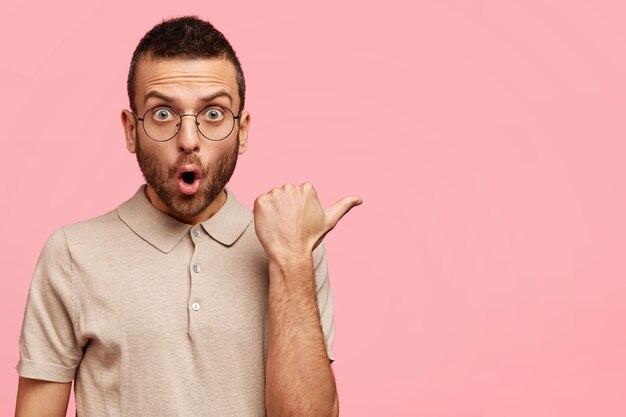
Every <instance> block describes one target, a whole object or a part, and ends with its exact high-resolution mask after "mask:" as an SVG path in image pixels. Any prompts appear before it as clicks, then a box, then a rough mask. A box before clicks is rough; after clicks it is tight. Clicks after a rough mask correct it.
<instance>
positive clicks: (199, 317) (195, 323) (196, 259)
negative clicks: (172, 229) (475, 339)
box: [187, 224, 209, 338]
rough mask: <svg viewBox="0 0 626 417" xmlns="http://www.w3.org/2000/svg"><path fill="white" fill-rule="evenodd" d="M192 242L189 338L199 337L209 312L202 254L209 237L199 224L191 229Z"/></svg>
mask: <svg viewBox="0 0 626 417" xmlns="http://www.w3.org/2000/svg"><path fill="white" fill-rule="evenodd" d="M190 234H191V240H192V242H193V246H194V250H193V254H192V256H191V261H190V263H189V276H190V282H189V299H188V300H187V309H188V313H189V329H188V332H189V336H190V337H192V338H193V337H195V336H199V332H200V329H201V328H202V322H203V318H204V317H205V316H206V313H207V310H208V307H209V306H208V305H207V302H208V297H207V295H206V294H208V288H207V287H208V275H207V272H208V267H207V265H206V264H204V265H203V263H202V260H203V259H206V257H202V256H201V254H202V253H204V252H205V250H206V245H207V239H208V236H207V235H206V234H205V233H204V231H203V230H202V227H201V226H200V225H199V224H198V225H195V226H194V227H193V228H191V229H190Z"/></svg>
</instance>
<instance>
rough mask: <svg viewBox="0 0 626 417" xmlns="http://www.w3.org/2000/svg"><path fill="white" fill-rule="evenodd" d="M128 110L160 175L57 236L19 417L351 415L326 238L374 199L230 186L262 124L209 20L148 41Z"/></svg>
mask: <svg viewBox="0 0 626 417" xmlns="http://www.w3.org/2000/svg"><path fill="white" fill-rule="evenodd" d="M127 88H128V93H129V100H130V107H131V109H132V111H128V110H123V111H122V114H121V118H122V123H123V126H124V131H125V136H126V146H127V148H128V150H129V151H130V152H131V153H135V154H136V157H137V161H138V163H139V167H140V169H141V171H142V173H143V175H144V177H145V179H146V184H145V185H142V186H141V187H140V188H139V190H138V191H137V193H136V194H135V195H134V196H133V197H132V198H130V199H129V200H128V201H126V202H125V203H123V204H121V205H120V206H119V207H118V208H117V209H116V210H113V211H111V212H109V213H106V214H104V215H102V216H100V217H97V218H95V219H91V220H88V221H85V222H81V223H77V224H74V225H71V226H65V227H63V228H61V229H59V230H57V231H56V232H55V233H54V234H53V235H52V236H51V237H50V238H49V240H48V241H47V242H46V244H45V246H44V248H43V250H42V253H41V256H40V259H39V262H38V265H37V268H36V271H35V274H34V277H33V281H32V284H31V288H30V292H29V296H28V302H27V306H26V310H25V314H24V322H23V327H22V333H21V337H20V361H19V362H18V364H17V367H16V368H17V370H18V372H19V375H20V381H19V387H18V394H17V407H16V415H17V416H42V415H45V416H64V415H65V413H66V410H67V403H68V398H69V393H70V387H71V382H72V380H75V397H76V408H77V414H78V415H79V416H87V417H93V416H151V417H155V416H220V417H223V416H237V417H242V416H261V415H266V414H267V415H268V416H270V417H272V416H309V417H310V416H336V415H338V402H337V393H336V388H335V382H334V377H333V373H332V370H331V366H330V364H331V362H332V360H333V356H332V353H331V346H332V342H333V337H334V328H333V300H332V292H331V288H330V283H329V281H328V272H327V265H326V257H325V248H324V245H323V244H322V243H321V240H322V238H323V237H324V235H325V234H326V233H328V231H330V230H331V229H332V228H334V226H335V225H336V223H337V222H338V221H339V219H340V218H341V217H342V216H343V215H344V214H345V213H347V212H348V211H349V210H350V209H351V208H352V207H354V206H355V205H358V204H361V202H362V200H361V199H360V198H359V197H357V196H349V197H345V198H343V199H341V200H340V201H339V202H337V203H336V204H335V205H333V206H332V207H330V208H328V209H323V208H322V207H321V205H320V203H319V200H318V198H317V196H316V194H315V190H314V189H313V186H312V185H311V184H309V183H304V184H301V185H299V186H296V185H292V184H286V185H284V186H283V187H281V188H275V189H273V190H271V191H270V192H269V193H266V194H262V195H260V196H259V197H258V198H257V199H256V200H255V202H254V210H253V213H251V212H250V211H249V210H248V209H246V208H245V207H244V206H242V205H241V204H240V203H239V202H238V201H237V199H236V198H235V196H234V195H233V193H232V191H231V190H230V189H229V188H227V187H226V184H227V183H228V181H229V179H230V177H231V175H232V173H233V171H234V169H235V164H236V161H237V156H238V154H241V153H243V152H244V151H245V150H246V146H247V139H248V129H249V125H250V114H249V113H248V112H247V111H244V110H243V108H244V100H245V82H244V77H243V72H242V70H241V66H240V64H239V60H238V59H237V56H236V55H235V52H234V51H233V49H232V47H231V46H230V44H229V43H228V41H227V40H226V39H225V38H224V36H223V35H222V34H221V33H220V32H219V31H217V30H216V29H215V28H214V27H213V26H211V25H210V24H209V23H208V22H204V21H202V20H199V19H197V18H196V17H182V18H176V19H171V20H168V21H164V22H163V23H161V24H159V25H156V26H155V27H154V28H153V29H152V30H150V31H149V32H148V33H147V34H146V35H145V36H144V37H143V39H142V40H141V41H140V43H139V45H138V46H137V49H136V50H135V53H134V54H133V58H132V61H131V67H130V71H129V76H128V85H127Z"/></svg>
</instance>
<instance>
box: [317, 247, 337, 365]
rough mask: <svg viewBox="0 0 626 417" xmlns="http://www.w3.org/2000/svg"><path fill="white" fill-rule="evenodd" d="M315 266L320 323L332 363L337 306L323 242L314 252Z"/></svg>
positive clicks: (333, 358)
mask: <svg viewBox="0 0 626 417" xmlns="http://www.w3.org/2000/svg"><path fill="white" fill-rule="evenodd" d="M313 265H314V272H315V287H316V294H317V307H318V309H319V313H320V322H321V324H322V331H323V333H324V342H325V343H326V352H327V353H328V358H329V359H330V361H331V362H333V361H334V360H335V357H334V356H333V352H332V347H333V343H334V341H335V321H334V311H335V305H334V301H333V292H332V288H331V286H330V279H329V277H328V263H327V259H326V248H325V246H324V243H323V242H321V243H320V244H319V245H317V247H316V248H315V249H314V250H313Z"/></svg>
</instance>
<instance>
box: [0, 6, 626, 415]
mask: <svg viewBox="0 0 626 417" xmlns="http://www.w3.org/2000/svg"><path fill="white" fill-rule="evenodd" d="M181 4H182V3H181V2H178V1H162V0H152V1H144V2H141V3H139V2H122V1H91V2H79V1H76V2H73V3H69V2H61V3H59V2H47V1H40V0H34V1H29V2H22V3H19V2H11V3H9V4H3V6H2V13H1V14H0V48H1V55H0V56H1V57H2V58H1V61H0V62H1V63H0V80H1V81H0V82H1V86H0V87H1V90H0V91H1V94H2V100H0V114H2V120H3V122H2V124H1V128H0V129H1V130H0V132H1V137H2V143H3V146H2V149H3V150H2V163H1V164H0V170H1V171H0V174H1V175H0V184H1V186H2V197H1V201H2V216H1V217H0V221H1V222H2V223H1V224H0V228H1V230H2V238H1V245H2V246H1V248H0V256H1V257H2V258H1V264H2V269H3V273H2V280H0V313H1V317H2V319H1V320H0V325H1V326H2V327H1V332H2V343H1V346H0V355H1V356H2V357H1V360H0V388H1V389H0V415H10V414H12V413H13V407H14V402H15V392H16V382H17V373H16V372H15V370H14V366H15V363H16V361H17V358H18V351H17V343H18V337H19V329H20V324H21V319H22V314H23V308H24V303H25V300H26V294H27V291H28V286H29V284H30V279H31V275H32V272H33V268H34V265H35V262H36V260H37V257H38V254H39V251H40V249H41V246H42V245H43V243H44V241H45V239H46V238H47V236H48V235H49V234H50V233H51V232H52V231H53V230H54V229H56V228H57V227H59V226H60V225H62V224H64V223H73V222H76V221H78V220H81V219H86V218H89V217H91V216H95V215H97V214H100V213H103V212H104V211H108V210H109V209H111V208H113V207H115V206H117V205H118V204H119V203H120V202H122V201H124V200H125V199H126V198H128V197H129V196H130V195H131V193H132V192H134V191H135V189H136V187H137V186H138V185H139V183H140V181H141V177H140V175H139V171H138V169H137V167H136V162H135V160H134V157H133V156H132V155H130V154H128V153H127V152H126V150H125V147H124V140H123V134H122V128H121V124H120V122H119V112H120V110H121V109H122V108H124V107H126V106H127V100H126V96H125V94H126V93H125V81H126V71H127V68H128V63H129V61H130V56H131V53H132V51H133V49H134V47H135V45H136V44H137V42H138V41H139V39H140V37H141V36H142V34H143V33H145V32H146V31H147V30H148V29H149V28H150V27H152V25H154V24H155V23H157V22H158V21H159V20H160V19H161V18H163V17H168V16H174V15H181V14H189V13H193V14H199V15H200V16H201V17H204V18H208V19H210V20H212V21H213V23H214V24H215V25H216V26H217V27H218V28H219V29H221V30H222V31H223V32H224V33H225V34H226V36H227V37H228V38H229V39H230V40H231V42H232V43H233V45H234V46H235V48H236V50H237V51H238V54H239V55H240V57H241V61H242V64H243V66H244V70H245V71H246V76H247V81H248V85H249V96H248V100H247V103H248V106H247V108H248V110H249V111H250V112H251V113H252V125H251V137H250V140H249V148H248V151H247V153H246V154H244V155H242V156H241V157H240V159H239V165H238V168H237V171H236V173H235V176H234V177H233V180H232V182H231V184H230V185H231V187H232V189H233V190H234V191H235V192H236V193H237V195H238V197H239V199H240V201H242V202H243V203H244V204H246V205H247V206H248V207H251V206H252V202H253V201H254V198H255V197H256V196H257V195H258V194H260V193H262V192H266V191H268V190H269V189H271V188H273V187H276V186H281V185H283V184H284V183H286V182H293V183H300V182H303V181H305V180H308V181H311V182H312V183H313V184H314V185H315V187H316V189H317V191H318V194H319V195H320V198H321V199H322V202H323V203H324V204H325V205H327V206H328V205H330V204H332V203H334V202H335V201H336V200H337V199H338V198H340V197H342V196H343V195H347V194H357V195H360V196H362V197H363V199H364V204H363V205H362V206H359V207H357V208H355V209H354V210H352V211H351V212H350V213H349V214H348V215H347V216H346V217H344V218H343V219H342V220H341V222H340V224H339V225H338V226H337V228H336V229H335V230H333V231H332V232H331V233H330V234H329V235H328V236H327V237H326V239H325V242H326V244H327V247H328V250H329V267H330V271H331V280H332V283H333V286H334V291H335V298H336V305H337V307H336V315H335V320H336V328H337V335H336V343H335V348H334V352H335V356H336V358H337V361H336V362H335V364H334V365H333V367H334V370H335V373H336V378H337V383H338V388H339V394H340V402H341V407H342V416H344V417H352V416H354V417H361V416H376V417H378V416H437V417H444V416H451V417H452V416H454V417H478V416H482V417H492V416H493V417H495V416H506V417H518V416H519V417H560V416H563V417H565V416H567V417H577V416H580V417H582V416H585V417H587V416H592V415H593V416H603V417H609V416H624V415H626V396H625V395H624V393H625V392H626V355H625V354H624V352H626V332H625V331H624V329H625V326H626V302H625V298H626V264H625V258H626V256H625V251H626V220H625V217H624V211H625V209H626V197H625V195H626V193H625V192H624V187H625V186H626V164H624V162H623V160H624V156H625V155H626V145H625V141H624V138H625V136H626V118H625V117H624V109H625V101H624V97H625V93H626V52H625V51H626V49H625V45H626V25H625V24H624V17H625V16H626V6H625V5H624V2H622V1H616V0H615V1H609V0H599V1H595V2H590V1H572V0H549V1H548V0H545V1H539V0H519V1H514V2H511V1H488V0H485V1H481V0H457V1H441V0H437V1H434V0H430V1H406V2H400V1H397V0H392V1H380V2H357V1H352V2H350V3H346V2H342V3H341V4H337V3H335V2H330V1H316V2H311V3H309V4H308V5H306V6H303V5H300V4H301V3H299V2H287V1H285V2H283V3H282V4H279V3H268V2H249V3H248V4H244V3H242V2H206V1H188V2H184V4H185V6H184V7H183V6H180V5H181ZM296 4H298V5H296ZM68 415H69V414H68Z"/></svg>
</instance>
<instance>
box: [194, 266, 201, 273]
mask: <svg viewBox="0 0 626 417" xmlns="http://www.w3.org/2000/svg"><path fill="white" fill-rule="evenodd" d="M193 272H195V273H196V274H197V273H199V272H200V266H199V265H194V266H193Z"/></svg>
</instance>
